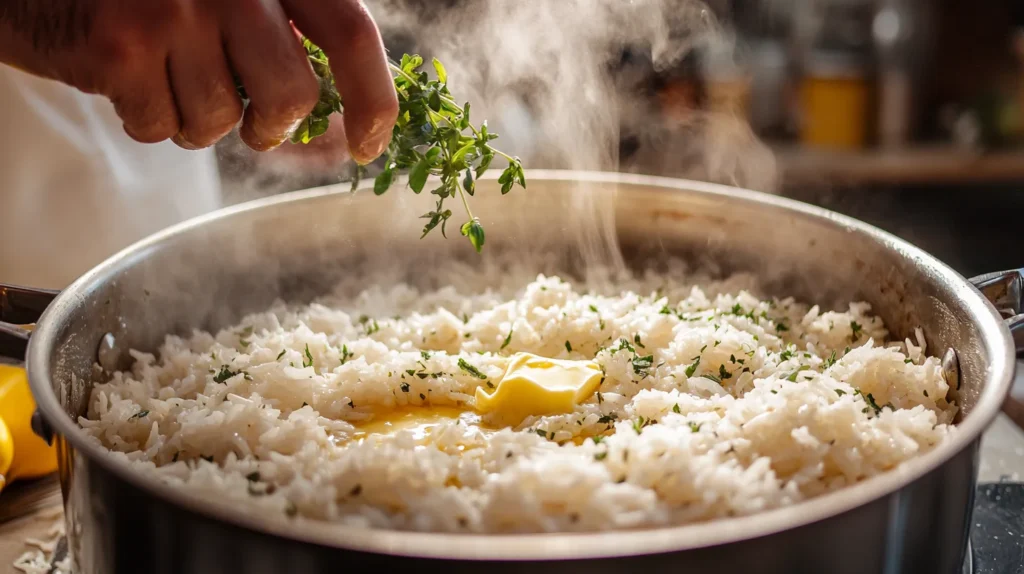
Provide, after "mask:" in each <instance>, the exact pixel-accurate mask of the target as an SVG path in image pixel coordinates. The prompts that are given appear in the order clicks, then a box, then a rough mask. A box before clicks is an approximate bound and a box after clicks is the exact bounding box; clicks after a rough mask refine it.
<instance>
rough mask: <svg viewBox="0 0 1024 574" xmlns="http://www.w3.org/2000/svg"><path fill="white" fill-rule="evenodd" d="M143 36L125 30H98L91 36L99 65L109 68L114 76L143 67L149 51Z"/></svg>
mask: <svg viewBox="0 0 1024 574" xmlns="http://www.w3.org/2000/svg"><path fill="white" fill-rule="evenodd" d="M144 37H145V36H144V35H142V34H137V33H134V32H131V31H127V30H125V31H121V32H119V31H116V30H103V31H99V32H98V33H97V34H95V35H94V36H93V42H94V45H95V47H96V56H97V60H98V63H99V65H100V66H102V67H104V68H106V69H108V70H110V71H111V73H112V74H113V75H114V76H115V77H120V76H124V75H125V74H129V73H132V72H136V71H138V70H141V69H143V68H144V67H145V60H146V57H147V53H148V52H149V50H148V46H146V45H145V40H144Z"/></svg>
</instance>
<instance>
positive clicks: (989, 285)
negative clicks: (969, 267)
mask: <svg viewBox="0 0 1024 574" xmlns="http://www.w3.org/2000/svg"><path fill="white" fill-rule="evenodd" d="M971 283H973V284H974V286H975V287H977V288H978V290H979V291H981V294H982V295H984V296H985V298H986V299H988V300H989V301H991V302H992V304H993V305H995V307H996V310H998V311H999V313H1000V314H1001V315H1002V316H1003V318H1004V319H1006V326H1007V327H1009V328H1010V333H1011V334H1012V335H1013V342H1014V344H1015V345H1016V347H1017V352H1018V353H1019V352H1024V268H1020V269H1013V270H1010V271H997V272H995V273H986V274H985V275H980V276H978V277H975V278H973V279H971Z"/></svg>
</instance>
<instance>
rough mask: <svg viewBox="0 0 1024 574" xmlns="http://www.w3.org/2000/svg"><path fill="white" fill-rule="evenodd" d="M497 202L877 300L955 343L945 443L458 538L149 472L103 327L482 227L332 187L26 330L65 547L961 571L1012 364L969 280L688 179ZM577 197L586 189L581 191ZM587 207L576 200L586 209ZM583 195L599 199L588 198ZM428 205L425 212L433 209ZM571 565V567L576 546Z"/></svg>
mask: <svg viewBox="0 0 1024 574" xmlns="http://www.w3.org/2000/svg"><path fill="white" fill-rule="evenodd" d="M531 176H532V177H531V180H530V182H529V189H528V190H527V191H526V192H518V191H517V192H516V193H514V194H510V195H509V196H505V197H501V196H499V194H498V193H497V191H496V189H494V184H493V176H492V177H491V178H490V179H491V180H492V181H487V182H483V181H482V182H481V183H480V186H479V193H478V194H477V197H476V198H475V202H474V211H475V212H476V215H478V216H479V217H480V218H481V219H482V220H483V222H484V223H485V224H486V225H487V230H488V245H487V247H486V248H485V250H484V251H485V252H484V255H483V256H482V257H485V258H486V257H491V256H493V254H495V253H498V252H500V251H502V250H505V249H516V250H520V251H524V252H526V253H541V252H547V253H555V254H558V256H559V257H560V261H562V263H563V264H564V266H565V267H567V268H572V267H573V266H574V264H576V263H578V259H577V257H576V256H575V254H574V252H572V251H571V250H570V249H569V246H570V245H572V242H571V241H570V240H569V239H567V237H571V236H573V235H574V234H578V233H579V228H577V227H575V226H574V221H579V219H578V218H581V217H584V216H586V215H587V214H585V212H584V208H594V206H601V205H614V211H615V220H616V226H617V231H618V238H619V241H620V242H621V244H622V246H623V252H624V253H625V254H626V256H627V260H628V261H629V262H630V263H633V264H636V265H648V264H649V263H651V262H653V261H657V260H659V259H661V258H664V257H665V256H666V255H669V254H671V255H676V256H682V257H684V258H686V259H687V260H689V261H693V262H695V263H700V264H701V266H702V267H704V268H709V269H713V270H715V271H716V272H717V273H719V274H721V275H728V274H730V273H732V272H737V271H746V272H752V273H755V274H756V275H757V276H759V277H760V278H761V279H762V280H763V285H762V286H763V288H764V290H765V291H766V292H767V293H769V294H776V295H787V296H789V295H792V296H795V297H797V298H798V299H802V300H806V301H811V302H817V303H821V304H823V305H826V306H828V305H835V304H839V303H842V304H845V303H847V302H850V301H855V300H866V301H868V302H870V303H871V304H872V306H873V310H874V312H876V313H878V314H879V315H880V316H882V317H883V318H884V319H885V320H886V322H887V324H888V325H889V326H890V329H891V330H892V331H894V333H893V334H894V336H897V337H900V338H903V337H908V336H913V333H912V329H913V327H915V326H921V327H922V328H923V329H924V333H925V336H926V339H927V343H928V349H929V352H930V353H933V354H940V356H941V354H942V353H943V352H944V351H945V350H946V349H954V350H955V351H956V353H957V356H958V358H959V368H960V372H959V376H960V382H961V386H960V388H959V390H954V391H953V392H952V394H954V398H956V400H957V401H958V403H959V404H960V405H961V407H962V412H963V413H964V417H963V419H962V420H961V421H960V423H959V426H958V429H957V432H956V433H955V434H954V436H953V437H952V438H951V439H950V440H948V441H947V442H946V443H944V444H943V445H941V447H940V448H937V449H935V450H934V451H932V452H930V453H928V454H926V455H924V456H921V457H919V458H917V459H915V460H913V461H910V462H909V463H907V464H905V465H903V466H901V467H900V468H898V469H896V470H894V471H892V472H889V473H887V474H885V475H883V476H880V477H876V478H873V479H871V480H867V481H865V482H863V483H860V484H857V485H854V486H852V487H850V488H847V489H844V490H841V491H839V492H836V493H832V494H829V495H826V496H823V497H820V498H817V499H813V500H810V501H807V502H804V503H801V504H798V505H794V506H791V507H787V508H782V509H777V510H772V511H769V512H765V513H762V514H758V515H754V516H749V517H741V518H731V519H726V520H720V521H715V522H711V523H706V524H695V525H687V526H681V527H674V528H665V529H657V530H645V531H630V532H613V533H601V534H583V535H581V534H548V535H530V536H487V537H484V536H452V535H441V534H425V533H407V532H389V531H365V530H358V529H352V528H346V527H342V526H338V525H331V524H322V523H311V522H302V521H298V522H295V521H288V520H286V519H284V518H283V517H282V520H281V521H280V522H267V521H265V520H257V519H255V518H254V517H251V516H249V515H247V514H245V512H244V510H243V509H239V508H233V507H231V506H229V505H227V504H223V503H219V502H217V501H206V500H198V499H194V498H192V497H189V496H187V495H186V494H185V493H183V492H180V491H177V490H175V489H172V488H170V487H169V486H167V485H163V484H161V483H159V482H157V481H155V480H153V479H151V478H149V477H146V476H142V475H139V474H137V473H134V472H132V471H131V469H130V468H129V467H128V466H127V465H126V464H124V463H122V462H121V461H119V460H115V459H113V458H111V457H109V456H108V455H106V454H105V453H104V452H103V451H102V449H101V448H100V447H99V446H98V445H96V444H94V443H92V442H90V441H88V440H86V438H85V435H84V434H83V433H82V432H81V430H80V429H79V428H78V426H77V423H76V420H77V417H78V416H80V415H82V414H84V413H85V411H86V409H87V402H88V397H89V389H90V385H91V384H92V382H93V381H95V380H99V379H101V378H102V376H103V374H102V369H100V368H98V367H96V366H95V365H96V363H97V349H98V348H100V347H101V343H102V341H103V338H104V335H106V334H108V333H109V334H111V335H112V336H113V341H114V342H115V345H113V346H108V347H106V348H105V350H104V352H103V353H101V362H102V364H103V365H104V367H106V368H108V369H111V368H114V367H120V368H124V367H126V366H127V365H128V364H130V363H129V361H128V357H127V355H126V352H125V351H126V350H127V349H128V348H138V349H144V350H152V349H155V348H156V347H157V346H158V345H159V344H160V342H161V341H162V339H163V336H164V334H166V333H179V334H187V333H189V332H190V331H191V329H193V328H204V329H215V328H217V327H221V326H225V325H229V324H231V323H233V322H235V321H237V320H238V319H239V318H240V317H241V316H242V315H244V314H246V313H249V312H254V311H259V310H262V309H264V308H266V307H268V306H269V305H270V304H271V303H272V302H273V301H274V300H275V299H277V298H279V297H280V298H284V299H286V300H290V301H305V300H309V299H310V298H311V297H313V296H315V295H318V294H322V293H324V292H326V291H327V290H328V289H329V288H330V287H331V286H332V285H334V284H335V283H336V282H337V281H338V280H339V279H340V278H341V277H342V276H343V275H344V274H348V273H356V272H359V270H360V269H366V268H372V267H374V266H382V265H384V266H403V268H405V269H407V270H408V275H407V279H408V280H410V281H416V278H417V273H416V270H417V268H418V266H420V265H423V264H425V263H428V262H429V261H430V260H432V259H433V258H437V257H459V258H464V259H466V260H469V261H472V260H473V258H475V257H478V256H476V255H475V254H472V253H471V252H470V247H469V246H468V244H467V242H464V241H457V240H454V239H452V240H448V241H445V240H443V239H442V238H441V237H440V236H436V237H429V238H427V239H425V240H422V241H421V240H419V239H418V237H417V236H416V234H415V233H414V232H413V230H414V229H416V225H417V223H416V221H417V216H418V214H419V213H420V212H421V211H424V210H425V208H424V206H425V205H426V202H429V201H430V200H429V198H423V197H415V196H412V194H409V193H404V192H398V193H394V192H392V193H391V194H388V195H386V196H383V197H374V196H373V195H372V194H368V193H356V194H349V193H347V192H346V191H342V190H340V189H331V188H326V189H319V190H311V191H307V192H299V193H295V194H289V195H287V196H283V197H279V198H272V199H268V200H261V201H258V202H254V203H250V204H246V205H242V206H238V207H235V208H231V209H227V210H223V211H220V212H217V213H215V214H212V215H209V216H206V217H202V218H198V219H195V220H192V221H190V222H187V223H185V224H182V225H179V226H177V227H174V228H171V229H169V230H167V231H165V232H162V233H160V234H158V235H155V236H153V237H151V238H149V239H147V240H144V241H142V242H140V243H138V244H136V245H134V246H132V247H130V248H129V249H127V250H125V251H123V252H121V253H120V254H118V255H116V256H114V257H113V258H111V259H110V260H108V261H107V262H105V263H104V264H102V265H100V266H99V267H97V268H96V269H94V270H92V271H91V272H89V273H88V274H87V275H85V276H83V277H82V278H81V279H80V280H78V281H77V282H76V283H75V284H74V285H72V286H71V287H69V288H68V289H67V290H65V291H64V292H63V293H61V294H60V295H59V296H58V297H57V298H56V299H55V300H54V302H53V303H52V304H51V305H50V307H49V308H48V310H47V311H46V312H45V314H44V315H43V317H42V319H41V320H40V322H39V324H38V327H37V329H36V331H35V332H34V333H33V335H32V337H31V341H30V343H29V349H28V355H27V361H26V362H27V365H28V370H29V377H30V382H31V385H32V389H33V392H34V394H35V396H36V400H37V402H38V404H39V407H40V409H41V411H42V414H43V418H44V419H45V420H46V422H47V423H48V424H49V425H50V426H51V427H52V428H53V429H54V430H55V431H56V433H57V435H58V439H57V440H59V441H60V445H61V453H62V461H61V476H62V482H63V487H64V493H65V499H66V510H67V516H68V526H69V541H70V544H71V548H72V551H73V552H75V554H76V557H77V561H78V564H79V567H80V571H81V572H82V573H83V574H122V573H129V572H131V573H136V572H146V573H154V574H156V573H161V574H162V573H170V572H188V573H192V574H205V573H213V572H252V573H262V572H328V571H335V570H337V569H338V568H339V567H341V566H343V567H345V568H351V569H353V570H355V571H363V570H367V571H369V570H370V569H371V568H374V569H375V568H383V569H394V570H401V569H413V568H426V569H428V570H440V569H442V568H443V569H444V570H445V571H452V572H470V571H473V572H475V571H480V570H487V571H494V572H506V571H507V572H512V571H517V572H519V571H526V570H527V569H529V570H531V571H537V572H542V571H543V572H555V571H559V572H564V571H566V569H568V570H569V571H582V570H583V569H584V568H585V569H586V570H587V571H591V572H639V571H670V570H672V571H679V570H685V569H691V568H693V569H697V568H707V569H712V568H713V569H714V570H716V571H722V572H792V573H799V572H825V571H827V572H837V573H845V572H850V573H853V572H886V573H889V572H892V573H895V572H928V573H934V572H949V573H952V572H957V571H958V570H959V568H960V565H961V563H962V560H963V556H964V551H965V547H966V544H967V534H968V529H969V524H970V509H971V507H972V504H973V495H974V482H975V478H976V476H977V452H978V444H979V440H980V437H981V433H982V432H983V431H984V429H985V428H986V427H987V426H988V425H989V423H991V422H992V420H993V419H994V417H995V416H996V415H997V414H998V412H999V409H1000V406H1001V404H1002V402H1003V399H1004V398H1005V396H1006V394H1007V392H1008V390H1009V385H1010V382H1011V379H1012V375H1013V372H1012V371H1013V365H1014V360H1013V359H1014V348H1013V344H1012V340H1011V336H1010V332H1009V329H1008V328H1007V326H1006V325H1005V324H1004V323H1003V321H1002V319H1001V317H1000V315H999V313H998V312H997V311H996V310H995V308H994V307H993V306H992V305H991V304H990V303H989V302H988V301H987V300H986V299H985V298H984V297H983V296H982V295H981V294H980V293H979V292H978V291H977V290H976V289H974V288H973V287H972V286H971V285H970V283H968V282H967V281H966V280H965V279H964V278H962V277H960V276H959V275H958V274H956V273H955V272H954V271H952V270H951V269H949V268H948V267H946V266H945V265H943V264H942V263H940V262H938V261H937V260H935V259H934V258H932V257H931V256H929V255H927V254H925V253H923V252H921V251H920V250H918V249H916V248H915V247H913V246H911V245H909V244H907V243H905V242H903V241H901V240H899V239H897V238H895V237H893V236H890V235H888V234H886V233H884V232H881V231H879V230H877V229H875V228H872V227H870V226H868V225H866V224H863V223H860V222H858V221H855V220H852V219H849V218H845V217H842V216H839V215H836V214H834V213H831V212H828V211H825V210H821V209H817V208H814V207H810V206H807V205H804V204H800V203H797V202H793V201H789V200H785V199H781V198H777V197H773V196H767V195H762V194H757V193H753V192H747V191H742V190H736V189H733V188H727V187H722V186H715V185H709V184H701V183H695V182H688V181H681V180H674V179H666V178H654V177H644V176H630V175H620V174H599V173H580V172H533V173H532V174H531ZM576 190H586V192H587V194H589V196H588V197H589V200H587V201H583V202H582V203H581V199H580V198H581V196H579V195H574V194H573V192H574V191H576ZM581 206H582V207H581ZM588 206H589V207H588ZM421 208H424V209H421ZM566 560H568V561H570V562H568V563H567V562H564V561H566Z"/></svg>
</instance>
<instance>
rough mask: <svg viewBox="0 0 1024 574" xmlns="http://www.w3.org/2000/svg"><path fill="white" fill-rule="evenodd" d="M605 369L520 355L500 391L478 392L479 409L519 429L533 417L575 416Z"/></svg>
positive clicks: (595, 387)
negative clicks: (573, 413)
mask: <svg viewBox="0 0 1024 574" xmlns="http://www.w3.org/2000/svg"><path fill="white" fill-rule="evenodd" d="M602 376H603V373H602V372H601V367H599V366H598V365H597V363H595V362H593V361H564V360H558V359H548V358H545V357H538V356H537V355H532V354H530V353H516V354H515V355H513V356H512V360H511V361H510V362H509V364H508V368H507V369H506V370H505V375H504V376H503V377H502V378H501V381H500V382H499V383H498V386H497V388H495V389H494V391H493V392H491V393H488V392H487V391H486V390H484V388H483V387H478V388H477V390H476V409H477V411H479V412H481V413H484V414H492V413H493V415H494V416H495V417H496V418H497V419H498V420H499V421H500V422H501V424H505V425H509V426H515V425H518V424H519V423H521V422H522V421H523V419H525V418H526V417H528V416H530V415H538V416H540V415H552V414H560V413H571V412H572V410H573V407H575V406H576V405H578V404H579V403H581V402H583V401H584V400H586V399H587V398H588V397H590V395H592V394H594V391H596V390H597V387H598V385H600V384H601V377H602Z"/></svg>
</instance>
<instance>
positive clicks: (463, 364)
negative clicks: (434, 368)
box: [459, 358, 487, 380]
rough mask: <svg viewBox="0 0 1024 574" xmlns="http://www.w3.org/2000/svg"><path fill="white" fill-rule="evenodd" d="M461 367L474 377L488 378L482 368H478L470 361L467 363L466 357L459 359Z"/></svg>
mask: <svg viewBox="0 0 1024 574" xmlns="http://www.w3.org/2000/svg"><path fill="white" fill-rule="evenodd" d="M459 368H460V369H462V370H463V371H465V372H466V373H468V374H470V375H472V376H474V377H476V378H478V379H480V380H485V379H487V375H485V374H483V373H481V372H480V369H477V368H476V367H474V366H473V365H470V364H469V363H467V362H466V359H462V358H460V359H459Z"/></svg>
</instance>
